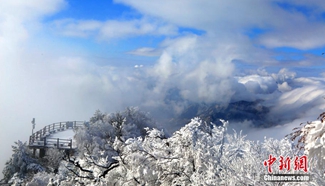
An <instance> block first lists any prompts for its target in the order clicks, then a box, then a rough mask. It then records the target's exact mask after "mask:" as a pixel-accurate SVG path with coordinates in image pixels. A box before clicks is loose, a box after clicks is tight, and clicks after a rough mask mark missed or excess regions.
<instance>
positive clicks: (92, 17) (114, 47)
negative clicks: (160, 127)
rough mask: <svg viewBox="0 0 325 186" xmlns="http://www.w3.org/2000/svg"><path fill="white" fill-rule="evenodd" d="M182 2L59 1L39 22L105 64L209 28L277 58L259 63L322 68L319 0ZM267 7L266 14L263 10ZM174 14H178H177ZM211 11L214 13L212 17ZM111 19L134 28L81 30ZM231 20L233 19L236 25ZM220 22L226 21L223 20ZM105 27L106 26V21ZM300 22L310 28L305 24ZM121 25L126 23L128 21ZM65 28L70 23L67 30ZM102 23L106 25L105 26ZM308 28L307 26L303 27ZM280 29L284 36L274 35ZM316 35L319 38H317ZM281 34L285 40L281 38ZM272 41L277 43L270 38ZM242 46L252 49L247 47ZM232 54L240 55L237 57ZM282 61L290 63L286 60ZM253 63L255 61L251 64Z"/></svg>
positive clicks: (323, 19)
mask: <svg viewBox="0 0 325 186" xmlns="http://www.w3.org/2000/svg"><path fill="white" fill-rule="evenodd" d="M183 3H184V10H182V9H181V10H179V12H174V11H170V12H168V10H170V9H166V8H161V10H158V11H156V12H154V11H153V10H152V9H154V8H157V7H158V8H159V6H161V7H167V6H172V5H174V6H178V4H177V3H176V4H173V3H172V2H170V1H167V2H166V3H161V2H156V1H154V2H153V3H151V4H150V3H147V4H146V3H145V2H142V1H140V2H138V3H137V2H134V1H97V2H96V3H95V2H92V1H82V2H80V1H65V2H64V5H63V6H62V8H61V9H59V10H58V11H57V12H55V13H53V14H51V15H47V16H45V17H44V18H43V20H42V23H43V24H44V25H45V29H48V31H49V32H47V34H48V37H50V38H51V39H50V40H56V41H55V42H61V43H62V45H70V46H72V47H73V48H76V50H78V49H79V52H77V53H80V52H81V51H82V52H83V53H86V54H85V55H84V56H87V57H88V58H95V59H94V60H93V61H100V62H99V63H105V60H103V59H107V61H106V62H107V64H114V65H117V64H120V65H123V66H124V65H127V64H130V65H134V63H135V62H134V61H136V62H142V61H143V63H145V64H150V65H153V64H154V63H155V62H156V61H157V59H158V57H159V55H150V57H148V56H146V55H145V54H140V53H138V56H134V55H131V54H130V53H129V52H130V51H133V50H136V49H140V48H142V47H143V48H152V49H161V50H162V49H163V47H161V46H160V45H161V43H162V42H163V41H164V40H165V39H172V38H177V37H182V36H184V35H189V34H194V35H198V36H202V37H205V36H207V35H209V34H210V35H217V34H218V35H221V36H220V37H222V38H223V39H224V40H227V39H228V40H230V39H231V38H232V37H233V36H232V34H233V35H236V37H238V35H240V37H248V40H249V41H247V42H248V43H249V44H250V45H253V46H254V47H255V49H257V50H258V49H262V52H265V53H269V55H268V56H267V57H268V58H269V60H275V61H276V62H278V63H276V64H275V63H273V64H267V63H265V64H264V63H263V61H261V63H259V65H260V64H263V66H262V67H263V68H269V69H278V70H279V69H281V68H283V67H286V68H289V69H297V68H298V69H299V66H301V65H299V62H301V61H302V60H306V61H308V62H309V63H310V64H308V65H304V68H307V69H308V68H309V66H311V69H313V72H315V66H317V67H318V68H317V69H316V73H313V74H312V75H313V76H319V75H320V74H321V73H322V71H323V65H322V63H323V62H324V58H319V57H322V55H321V54H322V53H323V51H325V47H324V43H323V44H322V42H321V41H319V42H317V41H315V40H322V38H321V37H322V35H318V36H317V35H315V36H313V35H314V34H315V31H314V29H313V26H315V29H320V30H321V29H323V27H324V22H325V16H324V15H325V14H324V12H322V10H321V8H320V7H322V6H321V5H319V4H322V3H321V2H317V1H313V2H312V3H308V4H307V3H303V2H300V1H299V2H286V1H274V2H272V1H269V2H264V3H259V4H250V2H245V3H238V5H236V3H233V2H230V3H228V4H227V3H226V5H221V6H220V7H221V8H220V9H221V10H220V11H221V12H218V10H219V9H218V8H216V11H214V10H213V6H216V7H217V6H219V5H218V3H209V2H206V1H204V2H202V3H201V6H202V7H200V5H197V6H198V7H195V6H192V5H191V3H192V4H195V2H194V3H193V2H192V1H189V2H183ZM180 4H181V3H180ZM187 4H188V5H187ZM210 4H211V5H210ZM243 4H246V5H243ZM258 5H260V7H261V8H260V9H261V10H260V11H255V10H254V9H255V8H256V7H254V6H258ZM205 6H212V8H211V10H210V8H208V9H207V12H205V10H204V8H205ZM227 6H229V7H227ZM232 6H233V8H232ZM241 6H242V7H241ZM153 7H154V8H153ZM223 7H224V8H223ZM227 8H228V9H229V12H226V11H224V12H223V10H222V9H227ZM263 8H264V9H265V12H263ZM236 11H237V12H236ZM191 12H193V15H195V14H197V15H199V16H197V17H195V18H193V15H191ZM205 13H206V15H205ZM249 13H252V16H260V17H255V18H254V17H251V16H250V15H244V16H243V15H242V14H249ZM268 13H269V15H267V14H268ZM277 13H279V15H274V14H277ZM168 14H170V15H168ZM180 14H183V15H182V16H180ZM258 14H262V15H258ZM172 16H175V18H176V16H178V17H177V18H176V19H175V20H173V19H172ZM209 16H210V17H209ZM238 16H241V17H242V18H240V19H237V17H238ZM211 17H212V18H211ZM213 17H217V18H216V19H214V18H213ZM222 17H225V19H224V20H223V19H222ZM190 19H194V20H193V22H192V23H191V21H188V20H190ZM277 19H279V20H281V21H279V20H277ZM59 21H66V22H65V23H59V24H56V25H55V23H57V22H59ZM112 21H116V22H115V23H116V24H115V25H114V26H116V27H119V26H127V25H125V24H124V23H126V24H133V25H129V26H132V29H135V30H133V32H134V33H132V31H130V32H126V33H121V34H117V35H114V34H113V33H109V34H107V35H106V36H100V35H101V34H103V33H99V32H103V31H102V30H101V29H105V28H103V27H105V26H103V25H101V26H98V27H96V28H88V29H89V30H85V29H87V28H86V26H87V25H85V24H86V23H85V22H88V23H89V22H97V23H98V24H105V22H112ZM136 21H142V23H131V22H136ZM204 22H206V23H207V24H208V25H201V23H204ZM224 22H226V23H224ZM237 23H238V25H236V24H237ZM142 24H148V25H149V26H155V27H157V28H154V29H159V27H162V26H166V25H168V26H170V27H171V28H169V29H170V30H169V31H167V32H169V33H159V32H158V31H157V30H154V29H153V30H150V31H139V30H136V29H137V27H138V29H139V27H141V26H143V25H142ZM224 24H227V26H225V25H224ZM148 25H146V26H148ZM82 27H85V28H82ZM107 27H109V24H108V25H107ZM228 27H229V28H228ZM306 27H310V28H308V29H306ZM127 28H129V29H130V27H127ZM69 29H73V31H72V30H69ZM107 29H108V30H109V28H107ZM308 31H311V32H310V33H308ZM113 32H119V30H118V29H117V28H114V29H113ZM137 32H142V33H137ZM227 33H229V34H227ZM321 33H322V32H321ZM225 34H227V35H225ZM280 35H281V37H284V38H281V37H279V38H274V37H277V36H280ZM208 37H209V36H208ZM285 37H287V38H285ZM305 37H307V38H305ZM317 37H320V38H318V39H317ZM216 39H218V38H216ZM235 39H236V38H234V40H235ZM268 39H269V40H268ZM282 39H283V40H282ZM263 40H264V41H263ZM265 40H267V41H265ZM277 40H278V41H277ZM285 40H287V41H288V42H287V43H286V42H284V41H285ZM299 40H301V41H299ZM304 40H306V41H304ZM282 41H283V42H282ZM51 42H52V41H51ZM211 42H212V41H211ZM213 42H214V41H213ZM216 42H217V41H216ZM230 42H232V41H230ZM275 42H276V43H277V44H274V43H275ZM303 42H306V43H303ZM307 42H312V43H310V44H308V43H307ZM307 45H308V46H307ZM258 51H261V50H258ZM247 52H256V51H254V50H253V51H247ZM77 55H79V54H77ZM306 55H308V57H306ZM140 56H141V57H140ZM144 56H146V57H144ZM96 58H97V59H99V58H101V59H102V60H96ZM134 59H136V60H134ZM236 60H237V61H242V60H241V59H236ZM258 60H259V59H258ZM262 60H263V59H262ZM264 60H265V59H264ZM112 61H114V62H112ZM116 61H121V62H116ZM245 61H246V63H251V62H249V61H247V60H245ZM288 61H289V62H290V64H288V63H287V62H288ZM295 63H297V65H295ZM315 63H316V64H315ZM251 65H252V64H246V65H241V67H242V66H251ZM253 66H254V67H255V66H256V65H253ZM274 66H276V67H274ZM298 74H299V75H300V74H301V75H306V73H303V74H302V73H301V72H300V71H298Z"/></svg>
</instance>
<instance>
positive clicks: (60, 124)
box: [60, 122, 62, 130]
mask: <svg viewBox="0 0 325 186" xmlns="http://www.w3.org/2000/svg"><path fill="white" fill-rule="evenodd" d="M61 128H62V124H61V122H60V130H61Z"/></svg>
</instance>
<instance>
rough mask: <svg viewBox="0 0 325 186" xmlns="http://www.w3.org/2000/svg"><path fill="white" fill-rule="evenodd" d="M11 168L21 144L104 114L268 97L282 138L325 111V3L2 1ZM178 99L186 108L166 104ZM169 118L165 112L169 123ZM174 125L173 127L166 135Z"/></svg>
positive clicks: (4, 128) (3, 99) (5, 136)
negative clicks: (57, 126) (54, 126)
mask: <svg viewBox="0 0 325 186" xmlns="http://www.w3.org/2000/svg"><path fill="white" fill-rule="evenodd" d="M0 5H1V6H0V128H1V130H0V140H1V143H0V149H1V151H2V152H3V153H2V155H1V157H0V169H1V170H2V168H3V165H4V163H5V161H7V160H8V158H9V157H10V155H11V145H12V144H13V142H14V141H17V140H21V141H28V138H29V135H30V134H31V132H32V124H31V120H32V118H36V129H35V130H38V129H41V128H42V127H44V126H46V125H48V124H51V123H54V122H59V121H68V120H81V121H84V120H88V119H89V118H90V117H91V116H92V115H93V113H94V112H95V110H97V109H100V110H102V111H103V112H114V111H117V110H122V109H124V108H125V107H127V106H139V107H141V108H143V109H147V110H150V111H152V112H154V113H155V114H156V115H159V111H161V113H168V112H172V113H176V114H177V113H182V111H183V110H184V108H186V106H187V104H188V103H189V102H191V103H206V104H216V105H217V106H223V107H227V105H228V104H229V103H230V102H235V101H240V100H245V101H255V100H260V99H261V100H263V102H262V103H261V104H263V106H266V107H268V108H270V112H269V114H268V115H267V116H266V118H265V123H268V122H270V123H272V126H273V125H276V124H279V125H278V126H275V127H273V128H268V129H255V128H254V129H251V128H250V124H251V121H249V120H247V121H244V122H241V123H235V124H233V126H235V128H236V129H243V130H246V131H247V135H248V136H247V138H249V139H254V140H256V139H262V138H263V137H264V136H265V135H266V136H268V137H275V138H281V137H283V135H285V134H287V133H288V132H290V131H291V129H292V128H293V127H295V126H296V125H297V124H300V123H301V122H305V121H309V120H315V119H316V118H317V116H318V115H319V114H320V113H321V112H323V110H324V108H325V102H324V98H323V97H324V93H325V78H324V77H325V73H324V68H325V65H324V63H325V55H322V53H323V52H325V37H324V33H325V3H324V2H323V1H321V0H310V1H303V0H295V1H290V0H287V1H284V0H268V1H258V0H246V1H235V0H228V1H210V0H201V1H194V0H186V1H185V0H179V1H173V0H165V1H157V0H153V1H144V0H114V1H108V0H107V1H106V0H105V1H104V0H99V1H77V0H29V1H23V0H11V1H5V0H0ZM171 90H176V92H177V97H178V99H171V100H169V101H166V98H167V97H168V95H169V94H170V92H171ZM162 115H163V114H162ZM165 127H166V128H167V129H168V128H173V126H165Z"/></svg>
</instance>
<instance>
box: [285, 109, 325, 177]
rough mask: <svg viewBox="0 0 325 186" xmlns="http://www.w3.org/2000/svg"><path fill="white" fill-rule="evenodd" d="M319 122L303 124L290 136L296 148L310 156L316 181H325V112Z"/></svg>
mask: <svg viewBox="0 0 325 186" xmlns="http://www.w3.org/2000/svg"><path fill="white" fill-rule="evenodd" d="M317 119H318V120H317V121H312V122H306V123H301V124H300V127H296V128H294V129H293V132H292V133H291V134H289V135H288V136H289V137H290V139H291V140H292V141H296V147H297V148H298V149H299V150H301V153H304V154H306V155H307V156H308V164H309V168H310V169H311V172H312V173H313V174H314V175H313V176H314V177H315V180H324V179H325V175H324V173H325V112H323V113H322V114H320V115H319V117H318V118H317Z"/></svg>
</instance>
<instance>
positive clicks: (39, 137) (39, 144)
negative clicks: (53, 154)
mask: <svg viewBox="0 0 325 186" xmlns="http://www.w3.org/2000/svg"><path fill="white" fill-rule="evenodd" d="M86 125H88V123H87V122H84V121H65V122H58V123H53V124H50V125H47V126H45V127H44V128H43V129H41V130H39V131H37V132H35V133H33V134H32V135H31V136H30V137H29V147H32V148H59V149H72V148H73V145H72V139H60V138H50V137H49V136H50V135H51V134H54V133H57V132H61V131H65V130H67V129H70V128H71V129H75V128H78V127H84V126H86Z"/></svg>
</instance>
